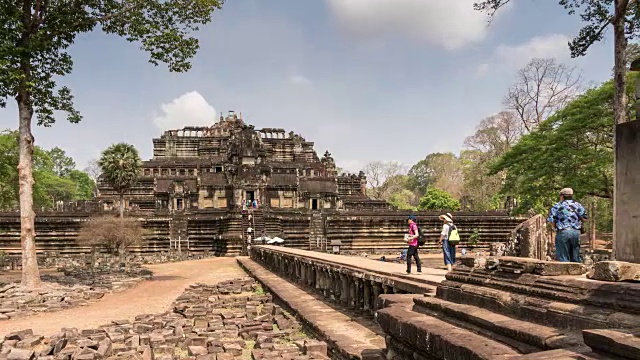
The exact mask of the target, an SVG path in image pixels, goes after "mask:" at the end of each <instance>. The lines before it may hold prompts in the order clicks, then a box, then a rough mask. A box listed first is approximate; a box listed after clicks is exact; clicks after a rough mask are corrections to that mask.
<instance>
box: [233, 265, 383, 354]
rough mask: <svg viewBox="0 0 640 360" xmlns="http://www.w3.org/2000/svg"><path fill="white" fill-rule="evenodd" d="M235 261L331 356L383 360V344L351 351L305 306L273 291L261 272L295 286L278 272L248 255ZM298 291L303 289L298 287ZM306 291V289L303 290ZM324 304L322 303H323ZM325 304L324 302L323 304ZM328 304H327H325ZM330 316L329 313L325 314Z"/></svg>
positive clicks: (349, 343)
mask: <svg viewBox="0 0 640 360" xmlns="http://www.w3.org/2000/svg"><path fill="white" fill-rule="evenodd" d="M236 261H237V263H238V265H239V266H240V267H241V268H242V269H243V270H244V271H245V272H247V274H249V275H250V276H251V277H253V278H254V279H256V281H258V282H259V283H260V284H261V285H262V286H263V288H264V289H265V290H268V291H269V292H270V293H271V294H272V296H273V299H274V302H277V303H279V305H280V306H282V307H283V308H285V309H286V310H287V311H289V312H291V313H293V314H295V316H296V318H298V320H299V321H300V323H301V324H302V325H303V328H304V329H305V330H306V331H309V332H310V333H311V335H313V336H314V337H315V338H317V339H320V340H322V341H325V342H326V343H327V345H328V347H329V349H328V350H329V354H330V355H331V358H333V359H335V358H338V359H345V360H348V359H363V360H383V359H385V356H384V350H385V348H384V346H382V347H380V348H378V349H366V350H363V351H353V350H349V348H350V347H353V346H354V345H355V344H353V343H352V342H345V341H344V340H342V339H339V337H338V336H334V334H330V333H328V332H327V331H325V329H322V328H321V327H320V326H319V325H318V324H317V323H316V322H315V321H314V320H313V319H312V314H311V313H310V312H309V310H308V309H307V308H302V307H299V306H296V305H295V304H293V301H292V300H293V299H287V298H285V297H284V296H282V294H280V293H278V292H277V291H274V286H273V285H274V284H272V283H271V281H270V280H269V279H267V278H265V276H264V274H261V272H266V273H269V274H271V275H273V276H275V277H277V278H279V279H281V280H282V281H284V282H285V283H287V284H288V285H289V286H292V287H296V288H298V287H297V286H296V285H294V284H291V283H290V282H289V281H288V280H287V279H284V278H281V277H280V276H279V275H278V274H275V273H273V272H271V271H270V270H269V269H266V268H264V267H263V266H262V265H260V264H259V263H257V262H255V261H253V260H252V259H250V258H249V257H236ZM300 291H305V290H302V289H300ZM305 292H306V291H305ZM317 301H318V302H320V303H323V302H322V301H320V300H317ZM323 304H324V303H323ZM325 305H326V304H325ZM327 306H328V305H327ZM327 316H330V314H327Z"/></svg>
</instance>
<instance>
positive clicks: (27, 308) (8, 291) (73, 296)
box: [0, 268, 152, 320]
mask: <svg viewBox="0 0 640 360" xmlns="http://www.w3.org/2000/svg"><path fill="white" fill-rule="evenodd" d="M63 272H64V276H55V275H49V274H47V275H42V280H43V286H42V287H41V288H40V289H37V290H29V289H25V288H23V287H22V286H20V284H19V283H9V284H2V285H0V286H2V287H1V288H0V320H8V319H11V318H15V317H21V316H28V315H33V314H35V313H39V312H51V311H58V310H62V309H67V308H71V307H75V306H83V305H86V304H88V303H89V302H90V301H93V300H97V299H100V298H102V297H103V296H104V295H105V294H107V293H110V292H120V291H123V290H125V289H128V288H131V287H133V286H135V285H137V284H138V283H140V282H141V281H143V280H147V279H150V278H151V276H152V273H151V271H149V270H147V269H143V268H129V269H122V270H118V269H108V268H103V269H96V270H95V271H94V273H91V272H90V271H88V270H87V269H81V268H76V269H63Z"/></svg>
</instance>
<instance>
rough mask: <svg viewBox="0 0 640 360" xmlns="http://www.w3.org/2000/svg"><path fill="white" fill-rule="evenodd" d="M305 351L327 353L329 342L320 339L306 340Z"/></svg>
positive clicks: (307, 352)
mask: <svg viewBox="0 0 640 360" xmlns="http://www.w3.org/2000/svg"><path fill="white" fill-rule="evenodd" d="M304 353H305V354H307V355H308V354H310V353H318V354H323V355H327V343H326V342H324V341H319V340H305V341H304Z"/></svg>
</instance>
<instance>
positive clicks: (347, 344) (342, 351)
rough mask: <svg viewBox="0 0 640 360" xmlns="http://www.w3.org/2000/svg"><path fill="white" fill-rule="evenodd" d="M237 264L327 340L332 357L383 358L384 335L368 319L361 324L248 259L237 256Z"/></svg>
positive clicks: (317, 335)
mask: <svg viewBox="0 0 640 360" xmlns="http://www.w3.org/2000/svg"><path fill="white" fill-rule="evenodd" d="M237 260H238V263H239V264H240V265H241V266H242V267H243V268H244V269H245V270H246V271H247V272H248V273H249V274H251V275H252V276H253V277H255V278H256V279H257V280H258V281H259V282H260V283H261V284H262V285H263V286H264V287H265V288H267V289H269V291H271V293H272V294H273V295H274V297H275V298H276V300H277V301H278V302H280V303H282V304H284V305H285V306H286V307H287V308H289V309H291V311H292V312H294V313H295V314H296V315H297V317H298V318H299V319H300V320H301V322H302V323H303V325H304V326H305V329H308V330H309V331H310V332H311V333H313V334H314V335H315V336H316V337H317V338H319V339H321V340H324V341H326V342H327V344H328V346H329V355H330V356H331V358H333V359H383V358H384V356H383V350H384V348H385V344H384V337H383V336H380V335H379V334H377V333H376V332H374V331H373V330H372V329H371V328H372V327H373V328H377V325H376V324H375V323H373V322H371V321H366V324H361V323H360V321H358V320H356V319H353V318H352V317H351V316H349V315H347V314H344V313H342V312H338V311H336V310H334V309H333V308H332V307H331V306H329V305H327V304H325V303H324V302H323V301H321V300H319V299H318V298H316V297H314V296H313V292H311V293H309V292H307V291H305V288H304V287H303V288H300V287H298V286H296V285H295V284H292V283H289V282H288V281H287V280H286V279H283V278H280V277H279V276H277V275H276V274H274V273H272V272H270V271H268V270H267V269H265V268H264V267H262V266H260V265H259V264H257V263H256V262H254V261H253V260H251V259H249V258H244V257H242V258H238V259H237ZM360 320H362V319H360Z"/></svg>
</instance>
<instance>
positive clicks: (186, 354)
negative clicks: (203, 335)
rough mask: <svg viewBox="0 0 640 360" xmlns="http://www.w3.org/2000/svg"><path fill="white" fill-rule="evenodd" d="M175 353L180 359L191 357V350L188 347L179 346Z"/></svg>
mask: <svg viewBox="0 0 640 360" xmlns="http://www.w3.org/2000/svg"><path fill="white" fill-rule="evenodd" d="M173 354H174V355H175V356H176V357H177V358H178V359H184V358H188V357H189V351H188V350H187V349H183V348H179V347H177V348H175V349H174V351H173Z"/></svg>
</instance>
